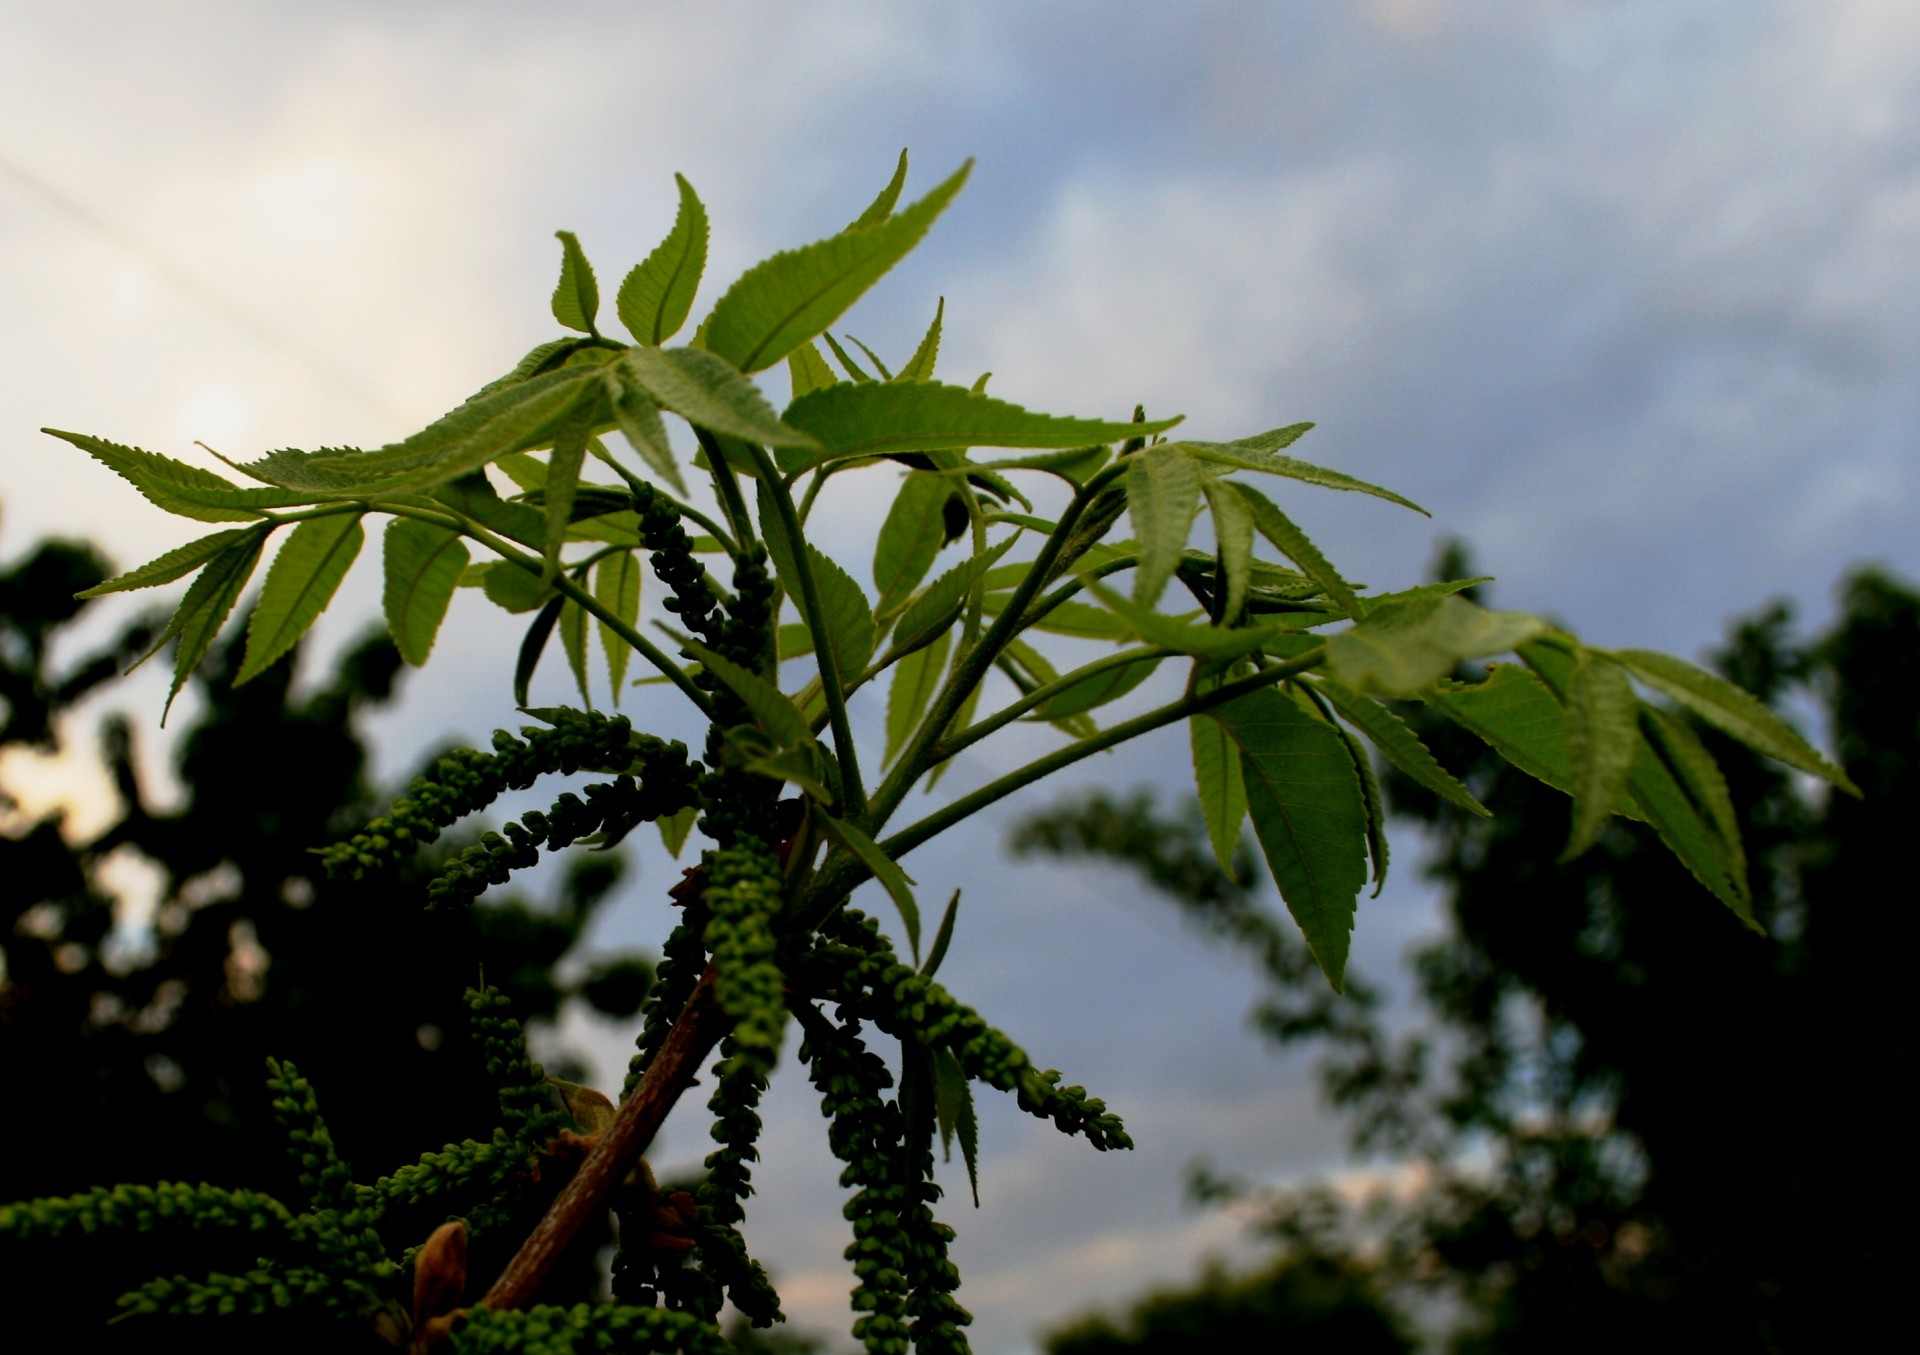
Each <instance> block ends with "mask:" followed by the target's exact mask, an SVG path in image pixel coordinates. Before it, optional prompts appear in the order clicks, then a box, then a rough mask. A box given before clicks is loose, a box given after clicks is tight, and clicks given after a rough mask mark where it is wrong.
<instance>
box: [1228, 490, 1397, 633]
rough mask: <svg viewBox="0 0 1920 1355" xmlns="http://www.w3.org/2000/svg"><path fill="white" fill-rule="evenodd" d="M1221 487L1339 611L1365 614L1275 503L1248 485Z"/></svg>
mask: <svg viewBox="0 0 1920 1355" xmlns="http://www.w3.org/2000/svg"><path fill="white" fill-rule="evenodd" d="M1221 490H1222V493H1221V497H1222V498H1226V497H1228V496H1229V495H1236V496H1238V498H1239V499H1240V502H1241V503H1242V504H1243V505H1244V506H1245V507H1246V510H1247V514H1248V516H1249V517H1250V518H1251V519H1252V521H1253V525H1254V526H1255V527H1257V528H1258V529H1259V531H1260V535H1262V536H1264V537H1266V538H1267V540H1268V541H1271V542H1272V543H1273V547H1274V549H1275V550H1277V551H1279V552H1280V553H1281V554H1282V555H1284V556H1286V557H1287V558H1288V559H1289V560H1291V561H1293V562H1294V563H1295V564H1296V565H1299V566H1300V568H1301V570H1302V571H1303V572H1304V573H1305V574H1306V576H1307V577H1308V578H1310V579H1312V580H1313V581H1314V582H1315V583H1317V584H1319V585H1320V587H1321V588H1323V589H1324V590H1326V594H1327V596H1328V597H1330V598H1332V599H1333V600H1334V602H1335V603H1337V604H1338V605H1339V607H1340V610H1341V611H1343V612H1345V613H1346V614H1347V615H1348V616H1350V617H1353V618H1354V619H1355V620H1356V621H1357V620H1359V619H1360V618H1361V617H1363V616H1365V615H1366V614H1367V609H1366V608H1365V607H1363V606H1362V605H1361V604H1360V600H1359V599H1358V598H1356V597H1355V596H1354V595H1353V589H1352V587H1351V586H1350V585H1349V584H1348V583H1347V581H1346V580H1345V579H1343V578H1341V577H1340V571H1339V570H1337V569H1335V568H1334V567H1333V565H1332V563H1331V562H1330V561H1329V560H1328V559H1327V557H1326V556H1324V555H1322V554H1321V553H1320V548H1319V547H1318V546H1316V545H1314V544H1313V542H1312V541H1311V540H1309V539H1308V537H1307V534H1306V533H1305V532H1303V531H1301V530H1300V528H1299V527H1297V526H1296V525H1295V524H1294V522H1293V519H1291V518H1289V517H1288V516H1287V515H1286V514H1285V513H1283V512H1281V511H1280V509H1279V508H1278V507H1277V506H1275V504H1274V502H1273V500H1272V499H1269V498H1268V497H1267V496H1266V495H1264V494H1262V493H1261V492H1260V491H1259V490H1257V489H1255V488H1254V487H1253V486H1252V485H1242V484H1234V483H1231V482H1227V483H1223V484H1222V485H1221ZM1249 568H1251V566H1249Z"/></svg>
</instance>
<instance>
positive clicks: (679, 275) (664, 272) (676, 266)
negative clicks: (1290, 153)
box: [614, 174, 707, 348]
mask: <svg viewBox="0 0 1920 1355" xmlns="http://www.w3.org/2000/svg"><path fill="white" fill-rule="evenodd" d="M673 181H674V183H675V184H677V185H678V186H679V188H680V210H679V211H678V212H676V213H675V214H674V218H673V229H672V230H670V231H668V232H667V238H666V239H664V240H662V241H661V242H660V243H659V245H657V246H656V247H655V248H654V251H653V253H651V254H649V255H647V257H646V259H645V260H644V261H642V262H641V263H638V264H635V265H634V268H633V271H632V272H630V273H628V274H627V276H626V280H625V281H623V282H622V283H621V284H620V295H619V297H618V299H617V300H616V301H615V303H614V304H615V307H616V309H618V310H619V312H620V323H621V324H623V325H625V326H626V327H627V332H628V333H629V334H631V335H633V337H634V339H635V340H637V341H638V342H640V343H643V344H649V345H651V346H653V347H655V348H658V347H659V346H660V345H661V344H663V343H665V342H666V341H667V340H668V339H671V338H672V337H673V336H674V335H675V334H677V333H678V332H679V330H680V326H682V325H684V324H685V323H686V322H687V312H688V311H690V310H691V309H692V308H693V295H694V293H695V292H697V291H698V290H699V289H700V274H701V272H702V270H704V269H705V268H706V266H707V209H706V208H705V207H703V206H701V205H700V199H699V197H698V196H697V195H696V194H695V193H694V191H693V185H692V184H690V183H688V182H687V181H686V179H685V178H684V177H682V176H681V175H678V174H676V175H674V176H673Z"/></svg>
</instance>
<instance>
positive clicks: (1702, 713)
mask: <svg viewBox="0 0 1920 1355" xmlns="http://www.w3.org/2000/svg"><path fill="white" fill-rule="evenodd" d="M1612 653H1613V657H1614V658H1615V659H1617V660H1618V661H1619V662H1621V663H1622V664H1625V665H1626V666H1627V668H1628V669H1630V670H1631V671H1632V673H1633V675H1634V676H1635V677H1637V678H1639V679H1640V680H1641V681H1642V682H1644V683H1646V684H1647V685H1648V686H1649V687H1652V688H1653V689H1654V690H1655V691H1658V692H1661V693H1664V694H1665V695H1667V696H1670V697H1672V698H1673V699H1674V700H1675V701H1678V702H1679V703H1680V704H1681V705H1683V706H1685V707H1687V708H1688V709H1689V710H1691V711H1692V712H1693V713H1694V714H1695V715H1698V716H1699V717H1700V718H1701V719H1703V720H1705V721H1706V722H1707V723H1708V724H1710V725H1713V726H1715V727H1716V728H1718V729H1721V730H1723V731H1725V732H1726V733H1728V734H1731V735H1732V736H1733V737H1734V738H1736V739H1738V740H1740V742H1742V743H1744V744H1746V745H1747V747H1749V748H1752V749H1754V750H1755V751H1756V752H1760V753H1765V754H1766V755H1767V756H1768V757H1771V758H1777V759H1778V760H1780V761H1781V762H1784V763H1786V764H1787V765H1788V766H1789V767H1793V768H1796V769H1798V770H1799V771H1803V772H1807V773H1809V774H1811V775H1813V776H1818V777H1820V778H1822V779H1823V780H1827V781H1831V782H1832V783H1833V784H1834V785H1836V786H1838V787H1840V789H1842V790H1844V791H1846V792H1847V793H1848V794H1849V795H1858V794H1859V793H1860V788H1859V787H1858V786H1856V785H1854V784H1853V782H1852V781H1851V780H1849V779H1848V777H1847V774H1846V773H1845V772H1843V771H1841V770H1840V769H1839V768H1838V767H1836V766H1834V765H1833V764H1832V763H1831V762H1828V761H1827V760H1826V759H1825V758H1824V757H1822V756H1820V754H1819V752H1818V751H1816V750H1815V749H1814V747H1813V746H1812V745H1811V744H1809V743H1808V742H1807V741H1806V740H1805V739H1803V738H1801V737H1800V734H1799V732H1798V731H1797V730H1795V729H1794V727H1793V726H1792V725H1790V724H1788V723H1787V722H1786V721H1785V720H1783V719H1781V718H1780V717H1779V716H1778V715H1776V714H1774V713H1773V711H1771V710H1769V709H1768V708H1767V707H1766V705H1765V704H1764V703H1763V702H1761V701H1760V700H1758V699H1757V698H1755V697H1753V696H1751V695H1749V694H1748V693H1746V692H1744V691H1742V690H1741V689H1740V688H1738V687H1736V686H1734V685H1733V684H1732V683H1731V682H1728V681H1727V680H1726V679H1725V678H1723V677H1718V676H1716V675H1715V674H1713V673H1709V672H1707V671H1705V670H1704V669H1700V668H1696V667H1694V666H1693V665H1692V664H1690V663H1688V662H1686V661H1685V660H1684V659H1676V658H1674V657H1673V656H1672V655H1670V654H1656V653H1653V652H1652V651H1651V650H1645V649H1620V650H1614V651H1612Z"/></svg>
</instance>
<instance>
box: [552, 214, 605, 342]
mask: <svg viewBox="0 0 1920 1355" xmlns="http://www.w3.org/2000/svg"><path fill="white" fill-rule="evenodd" d="M554 236H555V237H556V238H557V239H558V240H559V241H560V282H559V284H558V285H557V286H556V287H555V288H554V289H553V318H554V319H556V320H558V321H559V322H560V323H561V324H563V325H565V326H566V327H567V328H568V329H577V330H579V331H580V332H581V333H583V334H598V333H599V332H600V331H599V330H597V329H595V328H594V323H593V322H594V320H595V318H596V317H597V316H598V315H599V314H600V284H599V283H598V282H596V281H594V277H593V265H592V264H590V263H588V262H587V256H586V254H585V253H584V252H582V250H581V248H580V241H579V240H577V239H575V238H574V234H573V232H572V231H555V232H554Z"/></svg>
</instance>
